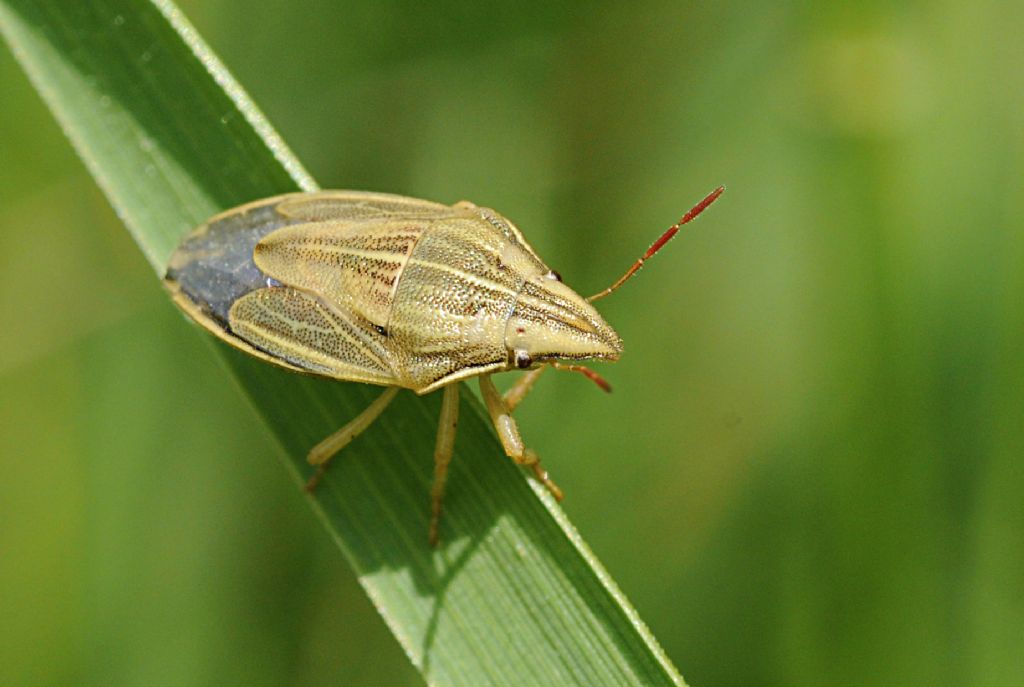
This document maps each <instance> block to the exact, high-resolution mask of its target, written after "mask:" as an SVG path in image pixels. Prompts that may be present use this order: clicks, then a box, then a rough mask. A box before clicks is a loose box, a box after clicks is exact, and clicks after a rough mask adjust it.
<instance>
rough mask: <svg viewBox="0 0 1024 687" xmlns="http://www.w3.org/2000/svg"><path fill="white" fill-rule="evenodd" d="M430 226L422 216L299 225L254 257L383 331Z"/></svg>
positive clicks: (281, 277) (276, 235)
mask: <svg viewBox="0 0 1024 687" xmlns="http://www.w3.org/2000/svg"><path fill="white" fill-rule="evenodd" d="M428 226H429V222H427V221H424V220H421V219H420V220H417V219H403V220H367V221H362V222H344V221H320V222H307V223H303V224H294V225H291V226H288V227H284V228H282V229H278V230H277V231H275V232H273V233H271V234H269V235H267V236H266V237H264V238H263V240H261V241H260V242H259V243H258V244H256V250H255V252H254V260H255V262H256V266H257V267H259V269H260V270H261V271H262V272H264V273H265V274H267V275H269V276H270V277H273V278H274V279H276V280H277V281H279V282H281V283H282V284H286V285H288V286H294V287H296V288H298V289H302V290H304V291H308V292H310V293H314V294H316V295H317V296H319V297H320V298H322V299H323V300H324V301H325V302H327V303H329V304H330V305H331V306H336V307H337V308H338V309H339V310H341V311H343V312H349V313H352V314H354V315H356V316H358V317H360V318H362V319H364V320H366V321H367V322H369V323H370V324H372V325H375V326H376V327H377V328H379V329H381V330H383V329H385V328H386V327H387V326H388V321H389V319H390V317H391V310H392V306H393V303H394V296H395V290H396V288H397V287H398V280H399V278H400V277H401V275H402V272H403V270H404V269H405V265H406V263H407V262H408V260H409V256H410V255H411V254H412V251H413V249H414V248H415V247H416V244H417V243H418V242H419V240H420V237H421V236H422V235H423V232H424V231H425V230H426V228H427V227H428Z"/></svg>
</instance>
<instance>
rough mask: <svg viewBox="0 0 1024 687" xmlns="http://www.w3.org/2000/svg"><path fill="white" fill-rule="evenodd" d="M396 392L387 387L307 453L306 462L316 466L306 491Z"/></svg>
mask: <svg viewBox="0 0 1024 687" xmlns="http://www.w3.org/2000/svg"><path fill="white" fill-rule="evenodd" d="M398 390H399V387H397V386H389V387H388V388H387V389H385V390H384V393H382V394H381V395H380V396H378V397H377V398H376V399H375V400H374V401H373V403H371V404H370V405H369V406H367V408H366V410H364V411H363V412H361V413H359V415H357V416H356V417H355V418H353V419H352V420H351V421H350V422H349V423H348V424H347V425H345V426H344V427H342V428H341V429H339V430H338V431H337V432H335V433H334V434H332V435H330V436H329V437H327V438H326V439H324V440H323V441H321V442H320V443H319V444H317V445H316V446H314V447H313V448H312V449H311V450H310V451H309V458H308V460H309V462H310V464H311V465H316V466H317V471H316V472H315V473H313V476H312V477H310V478H309V481H308V482H306V491H310V492H311V491H313V490H314V489H316V485H317V484H319V483H320V479H321V478H322V477H323V475H324V471H325V470H326V469H327V461H329V460H330V459H331V458H332V457H333V456H334V455H335V454H336V453H337V452H338V451H340V450H341V449H343V448H345V447H346V446H347V445H348V443H349V442H350V441H352V440H353V439H355V438H356V437H357V436H359V434H360V433H362V431H363V430H364V429H366V428H367V427H369V426H370V425H371V424H373V421H374V420H376V419H377V418H378V417H380V414H381V413H383V412H384V409H385V408H387V407H388V404H389V403H391V401H392V400H393V399H394V398H395V395H396V394H397V393H398Z"/></svg>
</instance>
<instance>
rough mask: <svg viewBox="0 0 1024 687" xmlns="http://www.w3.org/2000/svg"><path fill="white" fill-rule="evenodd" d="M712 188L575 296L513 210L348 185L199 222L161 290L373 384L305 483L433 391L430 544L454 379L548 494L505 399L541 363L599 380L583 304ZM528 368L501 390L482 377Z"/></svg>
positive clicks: (591, 316) (514, 399)
mask: <svg viewBox="0 0 1024 687" xmlns="http://www.w3.org/2000/svg"><path fill="white" fill-rule="evenodd" d="M723 190H724V189H723V188H722V187H719V188H718V189H716V190H714V191H713V192H711V193H710V194H708V196H707V197H705V198H704V199H703V200H702V201H701V202H700V203H698V204H697V205H696V206H694V208H693V209H691V210H690V211H689V212H688V213H686V215H684V216H683V218H682V219H681V220H680V221H679V222H677V223H676V224H674V225H672V227H670V228H669V229H668V230H667V231H666V232H665V233H664V234H662V236H661V237H660V238H659V239H658V240H657V241H655V242H654V243H653V244H652V245H651V247H650V248H649V249H648V250H647V252H646V253H644V255H643V256H642V257H641V258H640V259H639V260H637V261H636V262H635V263H633V265H632V267H630V268H629V270H627V271H626V273H625V274H624V275H623V276H622V277H620V278H619V279H618V280H617V281H615V282H614V283H613V284H612V285H611V286H609V287H608V288H607V289H605V290H604V291H601V292H600V293H597V294H595V295H593V296H591V297H590V298H582V297H580V296H579V295H578V294H577V293H576V292H575V291H573V290H572V289H570V288H569V287H568V286H566V285H565V284H563V283H562V278H561V276H559V274H558V273H557V272H555V271H554V270H552V269H550V268H548V266H547V265H546V264H545V263H544V261H543V260H541V259H540V256H538V255H537V253H536V252H535V251H534V250H533V248H531V247H530V244H529V243H527V242H526V239H525V238H524V237H523V235H522V233H521V232H520V231H519V229H518V228H517V227H516V226H515V225H514V224H512V223H511V222H510V221H508V220H507V219H505V218H504V217H502V216H501V215H499V214H498V213H496V212H495V211H494V210H490V209H488V208H484V207H478V206H477V205H474V204H473V203H470V202H467V201H462V202H459V203H456V204H455V205H450V206H449V205H442V204H440V203H433V202H430V201H426V200H418V199H415V198H406V197H403V196H397V195H389V194H383V193H368V192H359V191H317V192H312V193H291V194H286V195H282V196H277V197H274V198H267V199H264V200H258V201H255V202H252V203H249V204H246V205H242V206H240V207H237V208H235V209H233V210H228V211H226V212H223V213H221V214H218V215H216V216H214V217H212V218H211V219H209V220H208V221H207V222H206V223H205V224H203V225H202V226H200V227H199V228H198V229H196V230H195V231H193V232H192V233H190V234H189V235H187V236H186V237H185V238H184V239H183V240H182V242H181V244H180V245H179V246H178V248H177V249H176V251H175V252H174V254H173V255H172V257H171V260H170V263H169V266H168V269H167V273H166V276H165V278H164V283H165V285H166V286H167V288H168V289H169V290H170V292H171V294H172V296H173V298H174V301H175V302H176V303H177V304H178V306H180V307H181V308H182V310H184V311H185V312H186V313H187V314H188V315H189V316H191V317H192V318H193V319H194V320H195V321H196V322H198V323H199V324H200V325H202V326H203V327H204V328H206V329H207V330H209V331H210V332H212V333H213V334H215V335H216V336H217V337H219V338H220V339H222V340H223V341H226V342H227V343H229V344H230V345H232V346H235V347H236V348H240V349H242V350H243V351H246V352H247V353H250V354H252V355H254V356H256V357H258V358H260V359H262V360H265V361H267V362H270V363H273V364H275V365H279V366H281V367H284V368H287V369H289V370H293V371H297V372H304V373H309V374H313V375H319V376H323V377H329V378H332V379H338V380H344V381H350V382H365V383H367V384H376V385H380V386H383V387H386V389H385V391H384V392H383V393H382V394H381V395H380V396H379V397H378V398H377V399H376V400H374V401H373V402H372V403H371V404H370V405H369V407H367V408H366V410H364V411H363V412H362V413H360V414H359V415H358V416H356V417H355V418H354V419H352V420H351V421H350V422H349V423H348V424H346V425H345V426H344V427H342V428H341V429H339V430H338V431H337V432H335V433H334V434H331V435H330V436H329V437H327V438H326V439H324V440H323V441H322V442H320V443H319V444H317V445H316V446H314V447H313V448H312V449H311V450H310V452H309V462H310V463H311V464H312V465H314V466H316V470H315V472H314V473H313V475H312V477H310V479H309V482H308V483H307V485H306V487H307V490H309V491H312V490H313V489H314V488H315V487H316V485H317V483H318V482H319V481H320V479H321V477H322V476H323V474H324V470H325V468H326V466H327V463H328V461H329V460H330V459H331V458H332V457H333V456H334V455H335V454H337V453H338V452H339V451H340V450H341V449H343V448H344V447H345V446H346V445H347V444H348V443H349V442H351V441H352V440H353V439H354V438H355V437H356V436H357V435H358V434H359V433H360V432H362V431H363V430H365V429H366V428H367V427H369V426H370V424H371V423H373V421H374V420H376V419H377V418H378V417H379V416H380V414H381V413H382V412H384V409H385V408H386V407H387V406H388V404H389V403H390V402H391V401H392V399H394V397H395V395H396V394H397V393H398V391H399V389H402V388H405V389H411V390H413V391H415V392H416V393H417V394H426V393H429V392H431V391H435V390H441V391H442V393H443V399H442V403H441V417H440V421H439V425H438V432H437V443H436V445H435V449H434V463H435V471H434V482H433V486H432V488H431V496H430V499H431V501H430V502H431V518H430V529H429V541H430V543H431V544H432V545H434V544H436V543H437V541H438V531H439V530H438V527H439V522H440V517H441V503H442V497H443V494H444V488H445V480H446V476H447V471H448V464H449V462H450V460H451V457H452V453H453V448H454V442H455V429H456V425H457V423H458V412H459V393H458V382H460V381H461V380H464V379H467V378H469V377H477V378H478V379H479V383H480V390H481V393H482V396H483V400H484V403H485V405H486V407H487V412H488V414H489V415H490V418H491V421H492V422H493V423H494V428H495V430H496V431H497V434H498V438H499V439H500V441H501V445H502V447H503V448H504V451H505V453H506V454H507V455H508V456H509V457H510V458H511V459H512V460H513V461H515V462H516V463H518V464H519V465H522V466H526V467H527V468H529V469H530V470H532V472H533V475H534V476H535V477H536V479H537V480H539V481H540V482H541V483H542V484H544V486H545V487H546V488H547V489H548V491H550V492H551V494H552V495H553V496H554V497H555V498H556V499H559V500H560V499H561V498H562V491H561V490H560V489H559V488H558V486H557V485H556V484H555V483H554V482H553V481H552V480H551V478H550V477H549V476H548V473H547V471H545V470H544V469H543V468H542V467H541V464H540V460H539V459H538V457H537V454H536V453H535V452H534V451H533V450H531V449H529V448H527V447H526V446H525V445H524V443H523V440H522V437H521V436H520V433H519V429H518V427H517V425H516V422H515V420H513V418H512V411H513V410H514V409H515V407H516V406H517V405H518V404H519V402H520V401H522V400H523V398H524V397H525V396H526V394H527V393H528V392H529V391H530V389H531V388H532V387H533V385H534V383H535V382H536V381H537V378H538V376H539V375H540V374H541V373H542V372H543V371H544V370H546V369H548V368H555V369H560V370H569V371H573V372H578V373H581V374H583V375H585V376H587V377H588V378H589V379H591V380H593V381H594V382H596V383H597V384H598V385H599V386H600V387H601V388H603V389H604V390H606V391H609V390H610V387H609V386H608V384H607V382H605V381H604V379H602V378H601V377H600V376H599V375H598V374H597V373H596V372H594V371H593V370H590V369H589V368H586V367H584V366H582V365H579V364H577V363H576V362H575V361H580V360H585V359H599V360H617V359H618V357H619V354H620V353H622V340H621V339H620V338H619V335H618V334H616V333H615V330H613V329H612V328H611V327H610V326H609V325H608V323H607V322H605V321H604V319H603V318H602V317H601V315H600V314H598V312H597V310H596V309H595V308H594V307H593V306H592V305H591V304H590V303H591V302H592V301H595V300H597V299H599V298H603V297H604V296H607V295H608V294H610V293H612V292H613V291H615V290H616V289H618V288H619V287H620V286H621V285H622V284H623V283H625V282H626V281H627V280H628V279H629V278H630V277H632V276H633V275H634V274H635V273H636V272H637V271H638V270H639V269H640V268H641V267H642V266H643V264H644V262H645V261H646V260H647V259H648V258H650V257H651V256H653V255H654V254H655V253H656V252H658V250H660V249H661V248H662V246H664V245H665V244H666V243H667V242H668V241H669V239H671V238H672V237H673V236H674V235H675V233H676V232H677V231H678V230H679V228H680V227H681V226H682V225H683V224H686V223H687V222H689V221H690V220H692V219H693V218H695V217H696V216H697V215H699V214H700V213H701V212H702V211H703V210H704V209H705V208H706V207H707V206H708V205H710V204H711V203H712V202H714V200H715V199H716V198H718V196H719V195H720V194H721V193H722V191H723ZM505 370H528V371H529V372H527V374H525V375H524V376H523V377H522V378H520V379H519V380H518V381H517V382H516V383H515V384H514V385H513V386H512V387H511V388H510V389H509V390H508V392H506V393H505V394H504V395H502V394H500V393H499V392H498V390H497V389H496V388H495V386H494V382H493V381H492V380H491V375H492V374H494V373H496V372H502V371H505Z"/></svg>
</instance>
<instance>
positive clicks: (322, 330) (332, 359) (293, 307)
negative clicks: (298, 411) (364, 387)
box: [229, 287, 395, 385]
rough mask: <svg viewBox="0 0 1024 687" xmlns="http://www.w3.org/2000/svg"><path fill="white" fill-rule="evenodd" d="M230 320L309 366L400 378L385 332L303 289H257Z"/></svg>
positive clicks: (363, 377)
mask: <svg viewBox="0 0 1024 687" xmlns="http://www.w3.org/2000/svg"><path fill="white" fill-rule="evenodd" d="M229 321H230V326H231V330H232V332H233V333H234V334H235V335H236V336H238V337H239V338H241V339H243V340H244V341H246V342H248V343H249V344H251V345H253V346H255V347H256V348H258V349H260V350H262V351H266V352H267V353H269V354H270V355H271V356H273V357H275V358H279V359H281V360H285V361H287V362H289V363H291V364H292V365H294V366H295V367H298V368H300V369H302V370H306V371H307V372H312V373H315V374H319V375H323V376H326V377H333V378H335V379H343V380H346V381H353V382H366V383H369V384H380V385H393V384H395V377H394V375H393V374H392V372H391V367H390V365H389V363H388V355H387V351H386V349H385V347H384V343H383V341H384V336H383V335H382V334H380V333H378V332H376V331H374V329H373V328H372V326H370V325H369V324H368V323H365V322H360V321H359V320H358V318H355V317H350V316H348V315H346V314H345V313H343V312H340V311H338V310H335V309H334V308H330V307H328V306H326V305H324V304H323V303H322V302H321V301H320V300H319V299H318V298H316V297H315V296H312V295H309V294H306V293H303V292H302V291H299V290H297V289H292V288H288V287H273V288H266V289H260V290H258V291H253V292H252V293H250V294H247V295H245V296H243V297H242V298H240V299H238V300H237V301H236V302H235V304H234V305H233V306H231V310H230V313H229Z"/></svg>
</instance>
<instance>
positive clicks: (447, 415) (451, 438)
mask: <svg viewBox="0 0 1024 687" xmlns="http://www.w3.org/2000/svg"><path fill="white" fill-rule="evenodd" d="M458 424H459V382H456V383H454V384H449V385H448V386H446V387H445V388H444V397H443V398H442V399H441V419H440V420H438V423H437V444H435V446H434V484H433V486H431V488H430V532H429V534H428V541H429V542H430V545H431V546H437V542H438V538H439V537H438V527H439V525H440V523H441V501H442V500H443V499H444V485H445V482H446V481H447V480H448V464H449V463H451V462H452V452H453V450H454V449H455V429H456V427H457V426H458Z"/></svg>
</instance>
